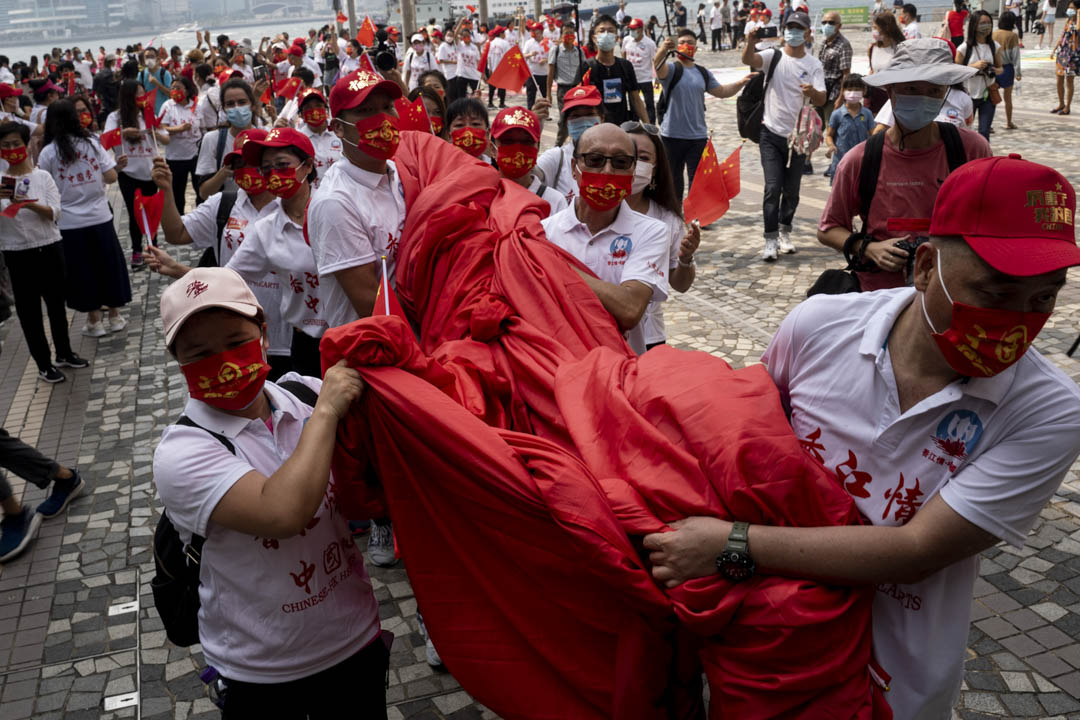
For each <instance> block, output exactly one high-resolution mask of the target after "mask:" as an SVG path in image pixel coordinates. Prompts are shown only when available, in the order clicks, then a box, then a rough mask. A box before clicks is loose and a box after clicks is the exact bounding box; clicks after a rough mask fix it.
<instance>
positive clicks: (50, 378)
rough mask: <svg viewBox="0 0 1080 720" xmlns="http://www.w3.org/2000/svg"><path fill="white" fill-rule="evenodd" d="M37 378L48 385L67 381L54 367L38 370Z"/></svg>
mask: <svg viewBox="0 0 1080 720" xmlns="http://www.w3.org/2000/svg"><path fill="white" fill-rule="evenodd" d="M37 376H38V377H39V378H41V379H42V380H44V381H45V382H47V383H62V382H64V381H65V380H67V378H66V377H64V373H62V372H60V371H59V370H57V369H56V366H54V365H50V366H49V369H48V370H38V374H37Z"/></svg>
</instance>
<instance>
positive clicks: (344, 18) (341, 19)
mask: <svg viewBox="0 0 1080 720" xmlns="http://www.w3.org/2000/svg"><path fill="white" fill-rule="evenodd" d="M337 21H338V23H339V24H341V25H345V24H346V23H348V22H349V16H348V15H346V14H345V13H343V12H339V13H338V14H337Z"/></svg>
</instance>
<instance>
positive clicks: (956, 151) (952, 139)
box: [881, 122, 967, 173]
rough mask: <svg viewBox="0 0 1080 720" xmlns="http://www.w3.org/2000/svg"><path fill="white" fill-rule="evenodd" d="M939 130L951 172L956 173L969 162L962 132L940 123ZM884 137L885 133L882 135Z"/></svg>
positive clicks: (952, 126)
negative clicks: (961, 135)
mask: <svg viewBox="0 0 1080 720" xmlns="http://www.w3.org/2000/svg"><path fill="white" fill-rule="evenodd" d="M937 126H938V130H939V131H940V132H941V139H942V141H943V142H944V143H945V156H946V157H947V158H948V162H949V172H950V173H951V172H955V171H956V168H958V167H960V166H961V165H963V164H964V163H966V162H967V150H965V149H964V140H963V138H962V137H960V131H959V130H958V129H957V128H956V126H955V125H953V124H952V123H947V122H939V123H938V124H937ZM881 134H882V135H884V134H885V133H881Z"/></svg>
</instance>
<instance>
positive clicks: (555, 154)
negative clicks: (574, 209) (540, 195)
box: [536, 140, 578, 203]
mask: <svg viewBox="0 0 1080 720" xmlns="http://www.w3.org/2000/svg"><path fill="white" fill-rule="evenodd" d="M560 161H561V163H562V167H561V168H560V167H559V163H560ZM573 164H574V143H572V142H570V141H569V140H567V141H566V142H564V143H563V144H562V145H559V146H557V147H553V148H548V149H547V150H545V151H544V152H542V153H541V154H540V157H538V158H537V159H536V167H538V168H539V169H540V172H542V173H543V174H544V182H546V183H547V184H548V185H549V186H550V187H553V188H555V190H556V191H558V192H559V193H561V194H562V196H563V197H564V198H566V202H567V203H570V202H573V200H574V197H575V196H576V195H577V191H578V186H577V183H576V182H574V170H573Z"/></svg>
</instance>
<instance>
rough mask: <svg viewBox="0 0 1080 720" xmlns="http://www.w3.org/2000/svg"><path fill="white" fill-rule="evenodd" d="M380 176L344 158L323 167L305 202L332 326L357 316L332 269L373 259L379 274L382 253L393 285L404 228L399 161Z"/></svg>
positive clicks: (388, 163) (355, 265)
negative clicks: (323, 172) (307, 202)
mask: <svg viewBox="0 0 1080 720" xmlns="http://www.w3.org/2000/svg"><path fill="white" fill-rule="evenodd" d="M386 168H387V171H386V173H385V174H383V175H378V174H376V173H372V172H368V171H367V170H362V169H360V168H358V167H356V166H355V165H353V164H352V163H351V162H348V161H347V160H343V161H342V162H339V163H334V165H333V166H332V167H331V168H330V169H329V170H327V171H326V177H324V178H323V179H322V181H321V182H320V183H319V189H318V190H317V191H316V192H315V194H314V195H313V196H312V198H311V204H310V205H308V215H307V225H308V238H310V240H311V250H312V252H313V253H314V255H315V263H316V265H317V267H318V269H319V275H320V276H321V278H322V286H323V293H324V295H325V297H326V305H327V309H326V320H327V322H328V323H329V324H330V327H338V326H339V325H345V324H346V323H350V322H352V321H354V320H356V319H357V318H358V316H357V314H356V310H355V309H354V308H353V306H352V303H351V302H350V301H349V297H348V296H347V295H346V294H345V291H344V290H343V289H342V287H341V285H340V283H338V281H337V278H336V277H334V273H336V272H339V271H341V270H346V269H348V268H353V267H359V266H361V265H367V264H368V263H375V274H376V276H378V277H382V256H383V255H386V272H387V274H388V275H389V276H390V284H391V285H396V282H395V279H394V268H395V266H396V264H397V253H398V243H399V242H400V240H401V231H402V229H403V228H404V227H405V192H404V190H403V189H402V187H401V181H400V180H399V179H398V175H397V166H395V165H394V163H393V162H387V163H386Z"/></svg>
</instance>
